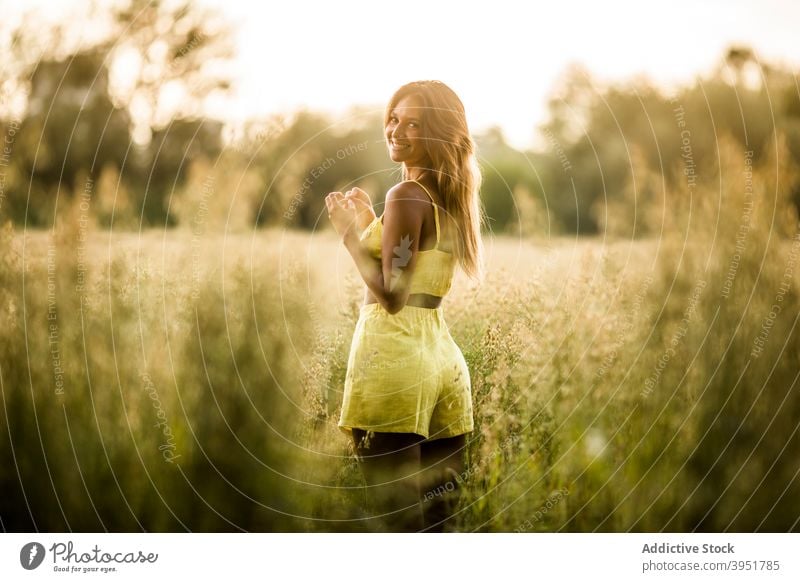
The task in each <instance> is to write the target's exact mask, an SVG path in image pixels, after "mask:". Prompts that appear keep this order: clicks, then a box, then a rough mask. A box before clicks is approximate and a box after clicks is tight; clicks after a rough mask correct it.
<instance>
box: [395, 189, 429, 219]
mask: <svg viewBox="0 0 800 582" xmlns="http://www.w3.org/2000/svg"><path fill="white" fill-rule="evenodd" d="M420 202H422V203H423V204H420ZM428 204H430V198H428V195H427V194H426V193H425V190H423V188H422V186H420V185H419V184H417V183H416V182H411V181H407V182H400V183H399V184H396V185H395V186H393V187H392V188H391V189H390V190H389V191H388V192H387V193H386V206H387V208H388V207H389V206H394V207H395V208H397V209H398V210H402V211H404V212H413V213H415V214H420V215H422V214H423V213H424V212H425V209H426V208H427V206H428Z"/></svg>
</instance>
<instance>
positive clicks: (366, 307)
mask: <svg viewBox="0 0 800 582" xmlns="http://www.w3.org/2000/svg"><path fill="white" fill-rule="evenodd" d="M384 128H385V137H386V143H387V146H388V148H389V155H390V157H391V159H392V161H394V162H399V163H401V164H402V175H403V181H402V182H401V183H399V184H397V185H396V186H394V187H393V188H392V189H391V190H389V192H388V193H387V195H386V205H385V210H384V212H383V214H382V215H381V216H380V217H378V216H376V214H375V212H374V210H373V208H372V202H371V200H370V198H369V196H368V195H367V194H366V192H364V191H363V190H360V189H359V188H354V189H352V190H350V191H348V192H347V193H346V194H342V193H341V192H332V193H330V194H328V196H327V197H326V199H325V202H326V205H327V207H328V215H329V217H330V219H331V222H332V223H333V225H334V227H335V229H336V231H337V232H338V233H339V234H340V235H341V236H342V238H343V240H344V244H345V246H346V247H347V250H348V251H349V252H350V254H351V256H352V257H353V260H354V261H355V264H356V266H357V267H358V270H359V273H360V274H361V277H362V278H363V279H364V282H365V283H366V286H367V289H366V294H365V299H364V304H363V305H362V306H361V310H360V315H359V319H358V322H357V324H356V329H355V333H354V335H353V341H352V344H351V347H350V356H349V360H348V366H347V375H346V380H345V387H344V397H343V402H342V411H341V418H340V421H339V427H340V428H341V429H342V430H343V431H345V432H347V433H350V434H351V435H352V439H353V444H354V447H355V451H356V456H357V458H358V459H359V461H360V465H361V468H362V472H363V474H364V478H365V480H366V482H367V485H368V492H369V493H370V498H371V499H372V502H373V504H374V506H375V509H376V511H377V513H378V515H379V516H381V517H382V518H383V519H385V521H386V522H387V523H388V525H389V528H390V529H391V530H392V531H420V530H425V531H441V530H443V529H444V525H445V522H446V521H447V519H448V518H449V517H451V516H452V512H453V511H454V508H455V504H456V499H455V498H454V493H456V492H457V491H458V485H459V484H460V483H461V481H462V475H463V473H464V461H463V454H464V450H465V445H466V435H467V434H468V433H470V432H471V431H472V430H473V418H472V395H471V383H470V377H469V370H468V369H467V365H466V362H465V360H464V356H463V354H462V353H461V350H460V349H459V347H458V346H457V345H456V343H455V342H454V341H453V338H452V336H451V335H450V332H449V330H448V328H447V324H446V323H445V321H444V317H443V314H442V308H441V302H442V297H444V296H445V295H446V294H447V292H448V291H449V290H450V286H451V283H452V279H453V275H454V273H455V268H456V266H457V265H460V266H461V267H462V268H463V269H464V271H465V272H466V273H467V274H468V275H470V276H473V277H475V278H478V279H480V278H482V275H483V271H482V242H481V233H480V227H481V222H482V214H481V207H480V201H479V198H478V189H479V185H480V172H479V171H478V167H477V164H476V161H475V153H474V152H475V145H474V142H473V141H472V138H471V137H470V134H469V131H468V128H467V121H466V116H465V113H464V106H463V105H462V103H461V100H460V99H459V98H458V96H457V95H456V94H455V93H454V92H453V91H452V90H451V89H450V88H449V87H448V86H447V85H445V84H444V83H441V82H439V81H418V82H414V83H409V84H407V85H404V86H403V87H401V88H400V89H398V90H397V92H396V93H395V94H394V96H393V97H392V98H391V100H390V101H389V104H388V106H387V108H386V113H385V118H384Z"/></svg>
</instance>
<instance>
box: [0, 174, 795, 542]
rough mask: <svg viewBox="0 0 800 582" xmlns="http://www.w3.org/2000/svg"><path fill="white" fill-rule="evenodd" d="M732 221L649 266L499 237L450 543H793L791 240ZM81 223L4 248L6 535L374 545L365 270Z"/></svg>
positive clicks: (483, 307) (298, 249) (477, 338)
mask: <svg viewBox="0 0 800 582" xmlns="http://www.w3.org/2000/svg"><path fill="white" fill-rule="evenodd" d="M765 192H767V193H768V192H769V189H765ZM725 200H726V204H725V205H724V207H722V208H721V207H719V206H716V207H714V206H713V205H705V206H704V205H702V204H701V205H697V206H695V207H693V209H692V212H691V213H689V214H685V213H684V214H681V211H680V210H679V209H678V210H675V209H670V213H671V214H672V215H674V216H673V219H674V222H673V223H671V224H670V225H668V226H669V228H668V229H666V230H665V231H664V234H663V236H660V237H658V238H656V239H653V240H649V241H648V240H644V241H641V240H639V241H635V242H631V241H625V240H619V241H611V240H604V239H570V238H563V239H551V240H518V239H514V238H513V237H498V238H490V237H487V241H486V242H487V256H488V264H489V266H490V269H489V273H488V275H487V278H486V280H485V281H484V282H483V284H482V285H477V284H475V283H474V282H471V281H469V280H468V279H466V278H464V277H461V276H460V277H459V278H458V279H457V280H456V282H455V283H454V288H453V291H452V293H451V295H449V296H448V297H447V299H446V301H445V303H444V313H445V318H446V320H447V322H448V325H449V326H450V329H451V333H452V334H453V337H454V338H455V340H456V342H457V343H458V344H459V346H460V347H461V349H462V351H463V352H464V354H465V357H466V359H467V362H468V364H469V368H470V373H471V379H472V388H473V400H474V404H475V421H476V430H475V431H474V433H473V434H472V438H471V441H470V443H469V448H468V451H467V458H468V468H467V470H466V471H465V473H464V474H463V475H462V478H463V484H464V489H463V491H464V496H463V503H462V506H461V509H460V511H459V513H458V517H457V522H456V523H454V524H453V526H452V529H456V530H459V531H629V530H630V531H660V530H664V531H688V530H697V531H789V530H792V531H797V530H798V529H799V528H798V523H799V522H798V519H800V486H798V471H800V462H798V459H800V436H798V426H800V425H799V424H798V419H800V398H798V383H797V381H798V374H799V373H800V336H799V335H798V330H797V319H798V314H800V297H799V296H798V282H799V281H800V273H799V272H800V263H798V261H800V236H798V234H797V222H796V217H793V218H792V217H789V218H790V219H791V220H784V219H783V218H781V220H782V222H781V220H778V219H776V216H779V218H780V217H781V216H782V215H780V214H776V212H775V209H774V208H775V205H774V204H772V205H771V201H770V199H769V198H768V197H767V196H764V197H763V198H762V199H760V200H757V203H756V205H755V207H754V209H753V211H752V213H751V214H750V215H749V218H748V221H747V224H748V228H747V231H746V236H745V237H744V239H742V237H741V236H739V238H737V233H739V234H741V232H742V231H741V225H742V224H743V221H742V217H743V216H744V214H743V213H742V209H743V206H742V203H743V202H742V198H741V197H739V198H737V196H736V193H735V192H733V191H731V192H726V199H725ZM673 210H674V212H673ZM712 211H713V212H712ZM709 212H711V214H709ZM681 217H683V218H685V219H686V221H685V223H681V220H682V218H681ZM781 224H783V225H784V226H781ZM681 225H682V226H681ZM786 225H788V226H786ZM84 226H85V225H83V226H82V223H81V222H80V221H75V220H72V221H64V223H62V224H61V225H60V226H59V227H58V229H57V230H56V233H55V235H52V234H51V233H48V232H28V233H24V234H23V233H22V232H20V231H19V230H17V231H14V229H12V228H11V227H6V228H5V229H4V231H3V235H2V236H3V238H2V241H0V242H1V243H2V248H3V249H4V251H3V253H2V257H1V258H0V380H1V381H2V382H1V384H0V387H1V388H2V402H3V411H2V414H0V419H2V420H0V422H1V423H2V426H1V427H0V429H1V430H0V462H1V463H2V467H3V470H2V473H0V486H1V487H2V492H3V495H2V496H0V519H2V527H3V529H4V530H7V531H19V530H34V529H38V530H40V531H66V530H73V531H94V530H99V531H104V530H108V531H139V530H147V531H186V530H192V531H239V530H247V531H363V530H364V529H365V528H366V526H365V525H364V524H365V522H364V521H363V519H362V518H363V517H364V510H363V504H364V498H363V489H362V488H361V487H360V485H361V484H362V482H361V477H360V474H359V472H358V468H357V466H356V465H355V463H354V460H353V457H352V454H351V450H350V448H349V446H350V444H349V442H348V441H347V439H346V438H345V437H344V435H343V434H342V433H341V432H340V431H339V430H338V429H337V427H336V422H337V420H338V409H339V403H340V400H341V390H342V386H343V382H344V374H345V366H346V360H347V354H348V349H349V344H350V339H351V336H352V332H353V328H354V325H355V320H356V316H357V310H358V306H359V305H360V303H361V301H362V298H363V285H362V284H361V283H360V282H359V280H358V279H357V273H356V271H355V269H354V267H353V266H352V263H351V260H350V259H349V256H348V255H347V253H346V252H345V249H344V248H343V246H342V245H341V244H340V243H338V242H337V241H336V240H335V239H334V238H333V236H332V234H331V233H330V232H328V231H325V232H321V233H315V234H313V235H309V234H306V233H298V232H283V231H278V230H271V231H257V232H255V233H254V234H238V235H235V236H222V235H214V234H211V233H205V232H204V233H202V236H199V235H198V232H197V231H195V232H190V231H186V232H184V231H170V232H167V233H162V232H147V233H144V234H142V235H137V234H132V233H108V232H103V231H95V230H91V229H88V230H84Z"/></svg>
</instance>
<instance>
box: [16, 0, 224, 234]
mask: <svg viewBox="0 0 800 582" xmlns="http://www.w3.org/2000/svg"><path fill="white" fill-rule="evenodd" d="M93 6H95V5H93ZM32 18H33V15H32V14H29V15H27V16H26V17H25V18H23V20H22V22H21V23H20V24H19V25H18V27H17V28H16V29H14V30H11V31H8V30H7V31H4V35H3V38H2V40H0V46H7V47H9V52H10V55H11V63H10V64H9V63H5V64H3V65H2V66H0V95H3V96H4V97H5V101H4V103H3V109H2V111H0V115H2V117H4V118H6V119H7V120H8V121H6V122H4V123H3V124H0V126H3V127H5V126H6V125H9V124H11V123H18V124H19V125H20V127H19V130H18V131H17V132H16V140H15V143H14V144H13V146H14V147H13V155H10V156H8V157H9V159H8V160H6V162H7V165H8V166H9V169H8V170H7V171H6V172H5V178H6V179H5V181H4V194H5V195H6V197H7V198H8V199H9V201H8V204H7V205H6V208H5V209H4V210H5V211H6V212H7V213H8V215H9V216H10V217H11V218H12V219H13V220H15V221H18V222H25V223H26V224H28V225H30V226H45V225H49V224H52V223H53V221H54V218H55V216H56V213H57V212H58V209H57V208H56V205H57V204H58V205H59V206H61V205H62V204H67V205H69V204H71V203H72V202H71V198H72V197H73V190H74V191H75V192H81V193H82V194H85V195H86V196H88V197H89V198H94V197H95V195H96V194H97V192H96V191H95V188H96V182H97V180H98V179H99V177H100V175H101V172H102V171H103V169H104V168H107V171H108V172H111V173H113V174H114V175H121V180H118V182H119V186H120V187H121V188H122V191H123V192H125V194H126V196H125V197H124V198H121V197H119V196H117V197H116V198H115V197H114V195H113V194H112V195H110V196H109V192H108V188H109V176H110V175H111V174H107V175H106V180H104V182H103V188H104V193H103V197H102V198H103V199H102V201H101V200H97V201H96V202H97V204H94V202H95V201H93V203H92V204H91V206H92V212H93V213H95V214H96V215H97V218H98V219H99V220H100V222H101V223H103V224H107V225H108V224H110V220H111V215H112V213H113V214H114V215H115V216H116V217H117V218H118V219H119V221H118V222H117V224H118V225H120V224H122V223H123V222H125V223H127V224H129V225H130V224H132V222H131V221H130V220H129V218H130V217H131V216H141V217H142V219H143V220H144V224H145V225H148V224H150V225H152V224H158V225H163V224H172V223H173V219H172V218H171V217H170V216H169V215H168V212H167V208H168V204H169V201H168V197H169V196H170V195H171V193H172V192H173V191H174V190H176V188H179V187H180V186H181V185H182V183H183V181H184V180H185V178H186V167H187V162H188V161H190V160H191V159H192V158H193V157H195V156H197V155H203V156H205V157H210V158H213V157H214V156H216V155H218V154H219V152H220V151H221V148H222V137H221V129H222V124H221V123H219V122H216V121H210V120H206V119H204V118H203V116H202V107H203V104H204V101H205V99H206V98H208V97H209V96H211V95H213V94H214V93H215V92H218V91H224V90H226V89H227V88H228V86H229V81H228V79H227V77H226V73H225V71H224V69H223V68H222V67H221V66H220V65H221V64H222V63H224V61H225V59H227V58H229V57H230V56H231V54H232V50H231V45H230V40H229V33H230V29H229V28H228V27H227V25H226V24H225V23H223V22H222V21H221V20H220V19H219V18H217V17H216V16H215V15H214V13H212V12H210V11H208V10H205V9H202V8H197V7H196V6H195V5H194V4H191V3H189V2H178V3H166V2H160V1H159V2H150V1H140V0H130V1H129V2H127V3H123V4H122V5H117V6H116V7H115V8H113V9H112V10H111V11H110V12H109V10H108V9H104V10H101V9H100V8H98V7H97V6H95V7H94V8H93V9H91V10H89V13H88V15H87V18H89V19H91V21H92V22H95V23H96V26H93V27H91V30H92V31H93V34H94V36H95V38H91V39H90V38H83V37H82V38H79V39H77V40H76V38H75V35H74V34H72V35H70V34H67V25H66V24H60V25H56V26H54V27H53V28H52V29H50V30H42V28H41V27H40V26H37V25H35V23H34V22H33V20H32ZM86 46H88V47H89V48H83V47H86ZM15 117H19V118H20V121H19V122H17V121H15ZM115 191H116V190H115ZM109 200H110V201H111V203H112V204H113V203H114V202H113V201H114V200H117V201H118V202H119V203H120V204H123V206H124V205H127V206H126V207H125V209H124V213H125V214H126V215H127V218H125V219H124V220H123V215H122V214H119V215H117V213H116V212H115V211H114V208H110V209H109V208H108V207H107V204H108V203H109ZM121 212H122V210H121Z"/></svg>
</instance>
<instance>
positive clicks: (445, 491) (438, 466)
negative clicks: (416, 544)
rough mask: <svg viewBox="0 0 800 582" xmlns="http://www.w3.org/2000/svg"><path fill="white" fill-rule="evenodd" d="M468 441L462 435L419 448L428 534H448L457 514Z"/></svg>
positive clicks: (437, 440)
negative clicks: (450, 524) (447, 531)
mask: <svg viewBox="0 0 800 582" xmlns="http://www.w3.org/2000/svg"><path fill="white" fill-rule="evenodd" d="M466 442H467V438H466V435H459V436H455V437H450V438H443V439H436V440H433V441H425V442H423V443H422V444H421V445H420V455H421V462H422V469H423V472H422V484H421V488H422V510H423V515H424V519H425V531H429V532H441V531H445V526H446V525H448V520H449V519H450V518H451V517H452V516H453V513H455V510H456V506H457V505H458V498H459V495H460V493H461V490H460V487H461V482H462V481H463V479H464V452H465V450H466Z"/></svg>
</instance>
